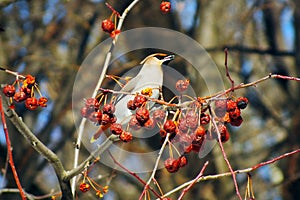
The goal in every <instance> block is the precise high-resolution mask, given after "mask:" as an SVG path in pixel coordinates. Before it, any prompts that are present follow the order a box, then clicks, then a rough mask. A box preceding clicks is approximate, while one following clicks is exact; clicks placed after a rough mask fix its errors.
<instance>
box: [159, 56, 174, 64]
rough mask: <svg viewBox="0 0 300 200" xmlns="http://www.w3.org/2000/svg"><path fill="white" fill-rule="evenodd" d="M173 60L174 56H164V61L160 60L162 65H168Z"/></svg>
mask: <svg viewBox="0 0 300 200" xmlns="http://www.w3.org/2000/svg"><path fill="white" fill-rule="evenodd" d="M174 59H175V55H169V56H166V57H165V58H164V59H162V61H163V62H162V63H164V64H168V63H169V62H170V61H171V60H174Z"/></svg>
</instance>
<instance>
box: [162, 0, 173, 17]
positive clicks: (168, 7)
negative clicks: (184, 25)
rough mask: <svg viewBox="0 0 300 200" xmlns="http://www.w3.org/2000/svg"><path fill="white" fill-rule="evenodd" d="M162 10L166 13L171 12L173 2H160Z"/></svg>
mask: <svg viewBox="0 0 300 200" xmlns="http://www.w3.org/2000/svg"><path fill="white" fill-rule="evenodd" d="M160 10H161V12H163V13H164V14H166V13H168V12H170V10H171V3H170V2H169V1H162V2H161V3H160Z"/></svg>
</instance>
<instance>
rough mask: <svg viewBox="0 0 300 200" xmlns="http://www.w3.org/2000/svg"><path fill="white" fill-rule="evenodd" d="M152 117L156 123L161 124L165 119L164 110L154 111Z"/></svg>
mask: <svg viewBox="0 0 300 200" xmlns="http://www.w3.org/2000/svg"><path fill="white" fill-rule="evenodd" d="M152 117H153V119H154V120H155V121H156V122H163V121H164V120H165V117H166V112H165V111H164V110H154V111H153V114H152Z"/></svg>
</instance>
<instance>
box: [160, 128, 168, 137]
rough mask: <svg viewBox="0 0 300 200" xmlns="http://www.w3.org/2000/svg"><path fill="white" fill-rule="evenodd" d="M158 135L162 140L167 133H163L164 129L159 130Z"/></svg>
mask: <svg viewBox="0 0 300 200" xmlns="http://www.w3.org/2000/svg"><path fill="white" fill-rule="evenodd" d="M159 135H160V136H161V137H162V138H164V137H166V136H167V131H165V130H164V129H160V130H159Z"/></svg>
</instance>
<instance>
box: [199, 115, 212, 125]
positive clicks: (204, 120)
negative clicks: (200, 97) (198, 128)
mask: <svg viewBox="0 0 300 200" xmlns="http://www.w3.org/2000/svg"><path fill="white" fill-rule="evenodd" d="M209 121H210V115H209V114H207V113H201V115H200V124H201V125H206V124H208V123H209Z"/></svg>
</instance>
